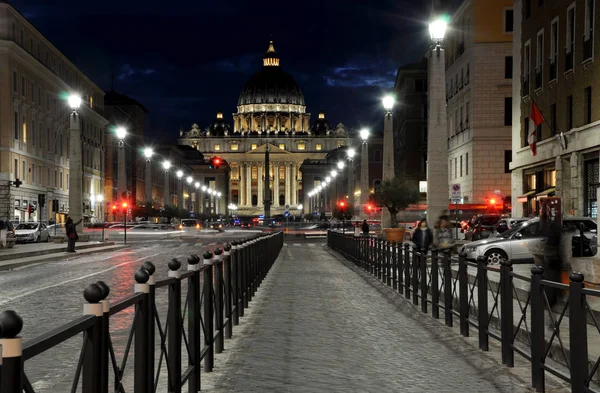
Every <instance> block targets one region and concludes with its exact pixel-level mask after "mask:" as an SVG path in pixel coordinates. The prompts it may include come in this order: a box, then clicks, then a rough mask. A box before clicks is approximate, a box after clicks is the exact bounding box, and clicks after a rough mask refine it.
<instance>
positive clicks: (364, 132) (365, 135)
mask: <svg viewBox="0 0 600 393" xmlns="http://www.w3.org/2000/svg"><path fill="white" fill-rule="evenodd" d="M360 138H361V139H362V140H363V141H365V142H366V141H367V139H369V130H368V129H367V128H363V129H362V130H360Z"/></svg>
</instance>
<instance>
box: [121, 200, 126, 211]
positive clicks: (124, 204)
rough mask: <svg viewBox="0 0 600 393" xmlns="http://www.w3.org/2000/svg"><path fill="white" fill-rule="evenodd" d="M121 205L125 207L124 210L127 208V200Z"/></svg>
mask: <svg viewBox="0 0 600 393" xmlns="http://www.w3.org/2000/svg"><path fill="white" fill-rule="evenodd" d="M121 206H122V207H123V210H127V202H123V203H122V204H121Z"/></svg>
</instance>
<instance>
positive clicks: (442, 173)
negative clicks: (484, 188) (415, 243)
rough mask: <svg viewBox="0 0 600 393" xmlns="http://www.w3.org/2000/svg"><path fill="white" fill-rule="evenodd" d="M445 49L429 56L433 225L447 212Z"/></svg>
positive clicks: (429, 168)
mask: <svg viewBox="0 0 600 393" xmlns="http://www.w3.org/2000/svg"><path fill="white" fill-rule="evenodd" d="M444 55H445V52H444V48H442V47H437V48H435V47H434V48H433V49H432V50H431V51H430V52H429V53H428V57H429V72H428V76H429V78H428V80H429V89H428V98H429V115H428V119H427V131H428V136H427V141H428V143H427V206H428V209H427V219H428V220H429V222H435V220H437V219H438V217H439V216H440V215H441V214H442V213H443V212H444V211H445V210H447V209H448V200H449V198H448V197H449V188H448V144H447V132H448V129H447V119H446V114H447V113H446V66H445V60H444Z"/></svg>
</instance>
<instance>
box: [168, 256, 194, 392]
mask: <svg viewBox="0 0 600 393" xmlns="http://www.w3.org/2000/svg"><path fill="white" fill-rule="evenodd" d="M180 267H181V262H179V261H178V260H177V259H172V260H171V261H170V262H169V278H174V279H175V280H174V281H173V282H172V283H171V284H169V309H168V312H167V326H168V331H167V353H168V354H169V356H168V357H167V359H166V361H167V366H168V367H167V371H168V376H169V393H181V336H182V330H183V323H182V320H181V278H180V277H181V273H180V271H179V268H180ZM197 370H198V372H200V369H199V365H198V368H197Z"/></svg>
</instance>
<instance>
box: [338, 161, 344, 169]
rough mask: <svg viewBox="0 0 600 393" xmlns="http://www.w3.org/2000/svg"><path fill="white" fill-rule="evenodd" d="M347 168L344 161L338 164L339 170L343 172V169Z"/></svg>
mask: <svg viewBox="0 0 600 393" xmlns="http://www.w3.org/2000/svg"><path fill="white" fill-rule="evenodd" d="M345 166H346V164H344V161H340V162H338V163H337V167H338V169H339V170H340V171H341V170H342V169H344V167H345Z"/></svg>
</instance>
